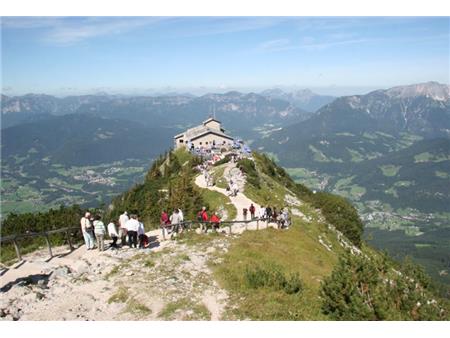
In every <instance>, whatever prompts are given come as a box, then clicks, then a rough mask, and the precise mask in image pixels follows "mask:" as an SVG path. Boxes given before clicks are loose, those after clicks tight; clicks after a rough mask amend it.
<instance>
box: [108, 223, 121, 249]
mask: <svg viewBox="0 0 450 338" xmlns="http://www.w3.org/2000/svg"><path fill="white" fill-rule="evenodd" d="M108 235H109V237H111V239H112V243H111V245H110V247H111V248H115V249H116V248H117V238H118V237H119V235H118V234H117V229H116V221H111V222H109V224H108Z"/></svg>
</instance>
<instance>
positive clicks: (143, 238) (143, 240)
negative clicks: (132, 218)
mask: <svg viewBox="0 0 450 338" xmlns="http://www.w3.org/2000/svg"><path fill="white" fill-rule="evenodd" d="M138 222H139V228H138V231H137V234H138V238H139V249H144V248H146V247H147V246H148V236H147V235H146V234H145V228H144V223H142V222H141V220H140V219H139V217H138Z"/></svg>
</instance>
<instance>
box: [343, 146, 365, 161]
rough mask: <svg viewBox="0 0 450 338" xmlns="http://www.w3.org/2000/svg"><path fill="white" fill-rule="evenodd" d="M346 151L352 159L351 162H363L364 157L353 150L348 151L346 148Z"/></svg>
mask: <svg viewBox="0 0 450 338" xmlns="http://www.w3.org/2000/svg"><path fill="white" fill-rule="evenodd" d="M347 151H348V152H349V153H350V155H351V156H352V159H351V161H352V162H361V161H364V156H363V155H362V154H361V153H360V152H358V151H356V150H353V149H350V148H347Z"/></svg>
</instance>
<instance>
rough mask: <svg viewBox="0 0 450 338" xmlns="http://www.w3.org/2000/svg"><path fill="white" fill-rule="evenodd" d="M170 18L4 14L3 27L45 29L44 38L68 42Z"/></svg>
mask: <svg viewBox="0 0 450 338" xmlns="http://www.w3.org/2000/svg"><path fill="white" fill-rule="evenodd" d="M168 19H169V18H166V17H7V18H2V27H3V28H9V29H43V34H42V40H43V41H45V42H47V43H55V44H60V45H66V44H74V43H77V42H80V41H83V40H87V39H90V38H94V37H97V36H106V35H117V34H122V33H125V32H129V31H132V30H134V29H137V28H140V27H144V26H148V25H153V24H155V23H158V22H161V21H164V20H168Z"/></svg>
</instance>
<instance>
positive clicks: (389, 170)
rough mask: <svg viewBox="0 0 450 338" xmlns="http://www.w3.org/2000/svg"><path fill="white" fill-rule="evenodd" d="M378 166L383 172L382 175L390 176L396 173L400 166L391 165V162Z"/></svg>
mask: <svg viewBox="0 0 450 338" xmlns="http://www.w3.org/2000/svg"><path fill="white" fill-rule="evenodd" d="M379 168H380V169H381V171H382V172H383V175H384V176H388V177H392V176H395V175H397V173H398V171H399V170H400V168H401V166H399V165H393V164H387V165H382V166H380V167H379Z"/></svg>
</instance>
